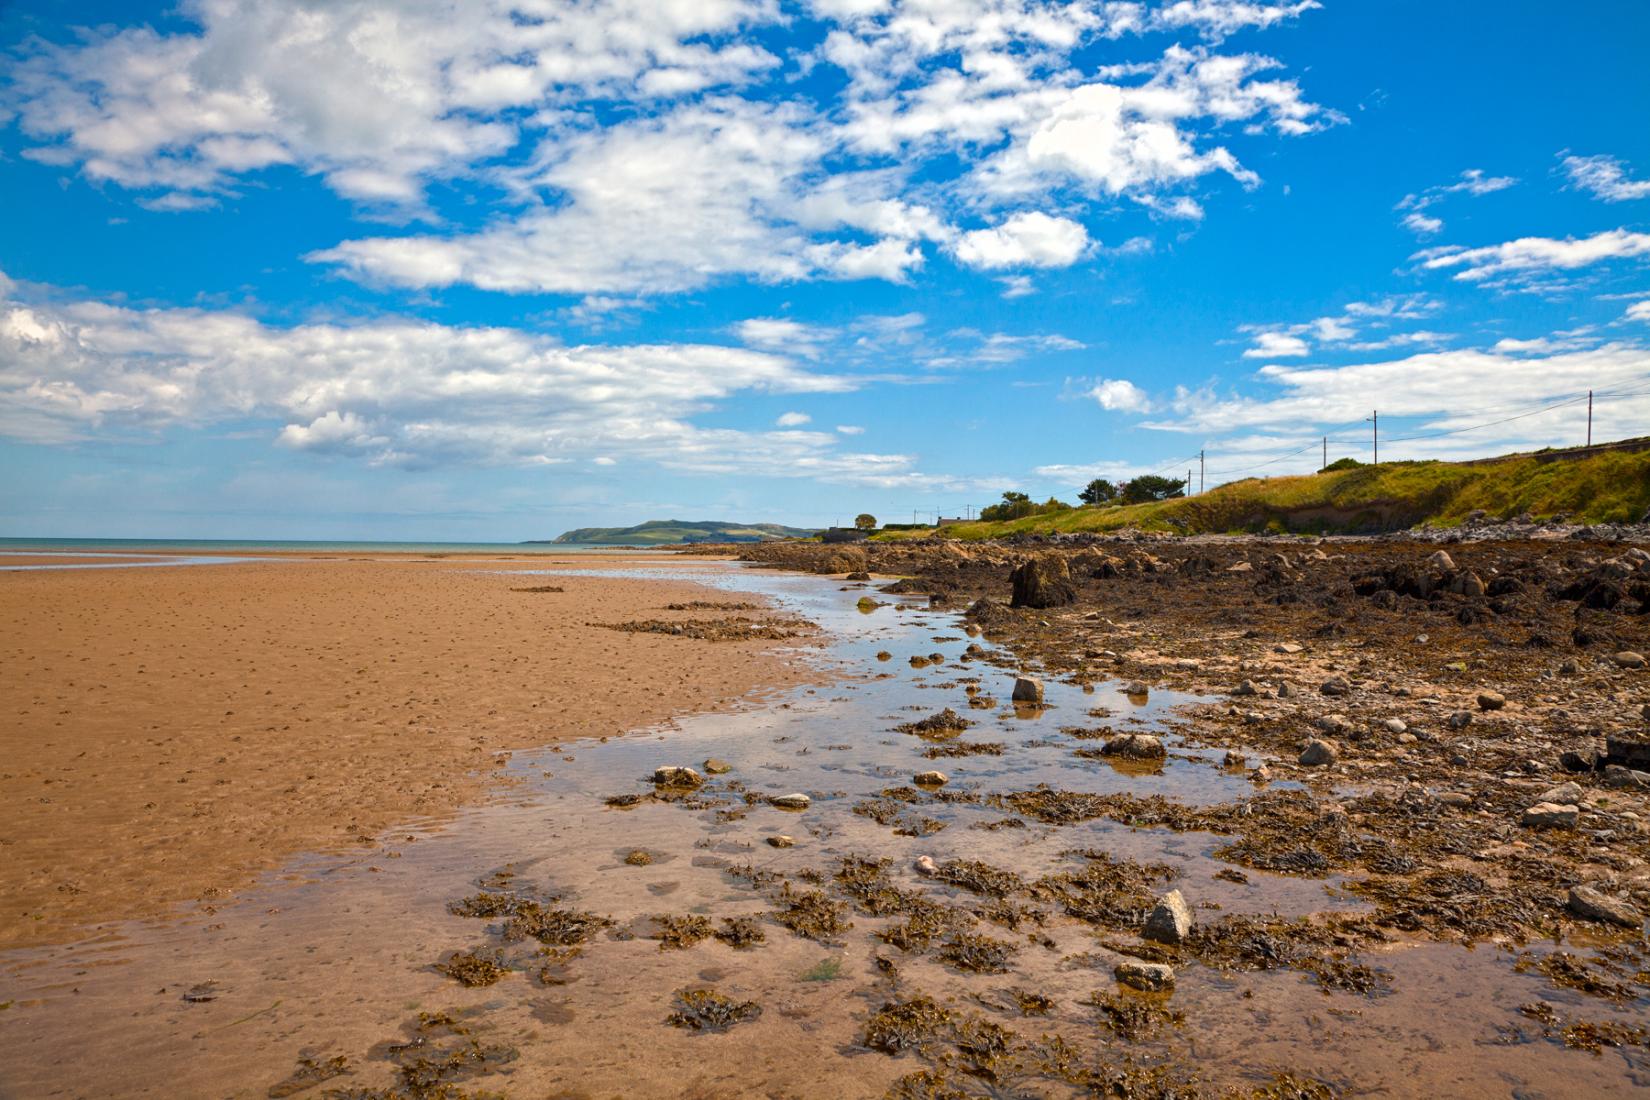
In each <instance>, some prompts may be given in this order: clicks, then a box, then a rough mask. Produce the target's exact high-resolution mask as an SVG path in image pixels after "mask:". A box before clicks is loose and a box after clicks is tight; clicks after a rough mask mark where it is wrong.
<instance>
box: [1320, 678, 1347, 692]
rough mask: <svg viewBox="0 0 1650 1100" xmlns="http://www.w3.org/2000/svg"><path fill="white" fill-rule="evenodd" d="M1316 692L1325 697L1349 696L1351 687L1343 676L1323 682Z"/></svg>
mask: <svg viewBox="0 0 1650 1100" xmlns="http://www.w3.org/2000/svg"><path fill="white" fill-rule="evenodd" d="M1318 690H1319V691H1321V692H1323V693H1324V694H1325V695H1349V694H1351V692H1352V685H1351V683H1349V682H1348V681H1347V679H1346V677H1345V676H1331V677H1330V678H1329V679H1327V680H1325V681H1324V682H1323V684H1322V685H1321V686H1320V687H1319V688H1318Z"/></svg>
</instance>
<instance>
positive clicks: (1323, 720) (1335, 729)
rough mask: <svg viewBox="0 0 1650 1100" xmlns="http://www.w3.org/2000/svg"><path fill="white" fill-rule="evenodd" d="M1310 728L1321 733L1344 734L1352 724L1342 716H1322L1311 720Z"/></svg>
mask: <svg viewBox="0 0 1650 1100" xmlns="http://www.w3.org/2000/svg"><path fill="white" fill-rule="evenodd" d="M1312 727H1313V728H1314V729H1316V730H1318V731H1319V732H1321V733H1329V734H1345V733H1347V732H1348V731H1349V730H1351V729H1352V723H1351V722H1349V721H1347V719H1346V715H1344V714H1322V715H1319V716H1318V717H1317V718H1315V719H1313V721H1312Z"/></svg>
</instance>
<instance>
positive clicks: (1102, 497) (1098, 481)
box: [1077, 477, 1117, 504]
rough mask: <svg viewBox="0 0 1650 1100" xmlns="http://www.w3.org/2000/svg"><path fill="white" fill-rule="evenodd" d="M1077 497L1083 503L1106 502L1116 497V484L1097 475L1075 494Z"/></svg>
mask: <svg viewBox="0 0 1650 1100" xmlns="http://www.w3.org/2000/svg"><path fill="white" fill-rule="evenodd" d="M1077 499H1078V500H1080V501H1082V502H1083V503H1084V504H1108V503H1110V502H1111V501H1113V500H1116V499H1117V486H1115V485H1113V484H1112V483H1111V482H1109V481H1107V480H1106V479H1105V478H1103V477H1097V478H1095V479H1094V480H1093V481H1091V482H1089V483H1088V485H1087V486H1085V487H1084V489H1083V491H1082V492H1081V493H1078V494H1077Z"/></svg>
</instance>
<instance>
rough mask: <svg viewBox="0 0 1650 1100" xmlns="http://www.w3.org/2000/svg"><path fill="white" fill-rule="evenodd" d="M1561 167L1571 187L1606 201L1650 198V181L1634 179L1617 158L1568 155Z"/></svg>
mask: <svg viewBox="0 0 1650 1100" xmlns="http://www.w3.org/2000/svg"><path fill="white" fill-rule="evenodd" d="M1561 167H1562V168H1563V169H1564V173H1565V174H1566V175H1568V176H1569V177H1570V184H1571V186H1573V187H1578V188H1580V189H1581V190H1583V191H1586V192H1589V193H1590V194H1591V195H1592V196H1593V197H1594V198H1597V199H1603V200H1604V201H1605V202H1628V201H1630V200H1632V199H1642V198H1650V180H1636V179H1633V178H1632V177H1631V176H1629V175H1628V174H1627V166H1626V165H1625V164H1623V163H1622V162H1621V161H1619V160H1617V159H1616V158H1615V157H1607V156H1597V157H1575V156H1567V157H1565V158H1564V160H1563V163H1562V165H1561Z"/></svg>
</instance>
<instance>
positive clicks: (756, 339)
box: [733, 317, 836, 359]
mask: <svg viewBox="0 0 1650 1100" xmlns="http://www.w3.org/2000/svg"><path fill="white" fill-rule="evenodd" d="M733 333H734V335H735V336H737V337H738V338H739V341H740V342H741V343H743V344H746V345H748V346H750V347H753V348H761V349H763V350H764V351H776V352H779V353H781V354H784V355H800V356H803V357H804V358H808V359H814V358H817V357H818V356H819V354H820V351H821V348H822V347H823V345H824V344H825V343H826V342H828V341H830V340H832V339H834V338H835V336H836V332H835V330H833V329H830V328H826V327H824V326H823V325H810V324H805V323H803V322H801V321H793V320H790V319H788V318H785V317H750V318H747V319H745V320H743V321H740V322H739V323H738V324H736V325H734V326H733Z"/></svg>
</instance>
